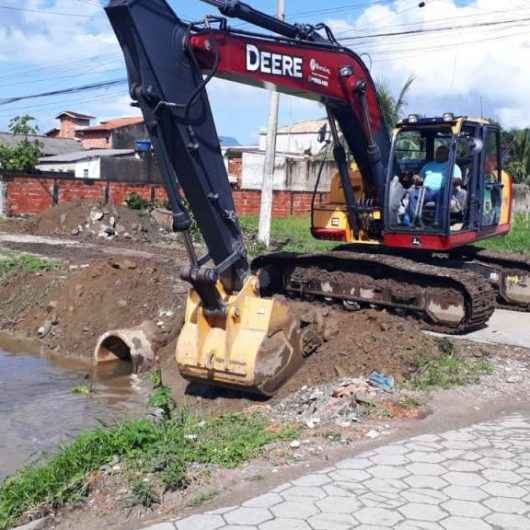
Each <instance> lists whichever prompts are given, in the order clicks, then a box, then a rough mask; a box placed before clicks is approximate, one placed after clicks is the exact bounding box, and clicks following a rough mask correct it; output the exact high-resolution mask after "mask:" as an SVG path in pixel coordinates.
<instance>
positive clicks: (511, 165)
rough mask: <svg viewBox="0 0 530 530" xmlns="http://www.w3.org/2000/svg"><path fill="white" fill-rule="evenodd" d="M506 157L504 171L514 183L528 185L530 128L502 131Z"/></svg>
mask: <svg viewBox="0 0 530 530" xmlns="http://www.w3.org/2000/svg"><path fill="white" fill-rule="evenodd" d="M502 143H503V146H504V149H505V152H506V154H507V155H508V156H507V163H506V164H505V165H506V171H507V172H508V173H510V175H511V176H512V177H513V179H514V181H515V182H524V183H526V184H528V183H530V182H529V181H530V128H527V129H511V130H509V131H503V135H502Z"/></svg>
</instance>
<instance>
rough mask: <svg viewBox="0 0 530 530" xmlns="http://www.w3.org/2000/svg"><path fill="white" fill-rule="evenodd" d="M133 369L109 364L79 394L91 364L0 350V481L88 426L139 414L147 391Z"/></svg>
mask: <svg viewBox="0 0 530 530" xmlns="http://www.w3.org/2000/svg"><path fill="white" fill-rule="evenodd" d="M129 371H130V367H129V365H128V364H127V363H113V364H109V365H107V366H105V367H104V368H103V369H99V370H98V372H97V373H95V374H93V378H92V380H93V385H94V386H93V388H94V392H93V393H92V394H90V395H88V396H87V395H80V394H74V393H73V392H72V389H73V388H74V387H76V386H78V385H81V384H86V382H87V380H86V379H85V378H86V377H87V376H88V370H87V367H86V366H83V365H79V364H77V363H74V362H71V361H65V360H61V361H55V360H51V359H48V358H45V357H38V356H34V355H21V354H16V355H15V354H8V353H6V352H3V351H2V350H0V481H1V480H2V479H3V478H5V476H7V475H9V474H11V473H13V472H14V471H16V470H17V469H19V468H20V467H22V466H23V465H24V464H26V463H28V462H31V461H33V460H34V459H36V458H38V457H39V456H40V455H42V454H43V453H46V452H50V451H53V449H54V448H56V447H57V446H58V445H59V444H61V443H64V442H67V441H68V440H70V439H71V438H73V437H74V436H75V435H76V434H77V433H79V432H81V431H83V430H85V429H87V428H90V427H95V426H98V425H100V424H101V422H103V423H104V424H109V423H112V422H114V421H116V420H117V419H123V418H124V416H126V415H127V416H138V415H140V414H141V413H142V410H143V406H142V405H143V403H145V392H146V391H145V389H142V388H141V387H140V386H139V385H138V384H135V379H134V377H133V378H131V376H130V375H129Z"/></svg>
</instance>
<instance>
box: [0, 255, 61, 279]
mask: <svg viewBox="0 0 530 530" xmlns="http://www.w3.org/2000/svg"><path fill="white" fill-rule="evenodd" d="M60 267H61V263H60V262H59V261H53V260H49V259H45V258H39V257H38V256H28V255H23V256H13V257H7V258H0V279H2V278H4V277H5V276H7V275H8V274H11V273H13V272H44V271H51V270H55V269H58V268H60Z"/></svg>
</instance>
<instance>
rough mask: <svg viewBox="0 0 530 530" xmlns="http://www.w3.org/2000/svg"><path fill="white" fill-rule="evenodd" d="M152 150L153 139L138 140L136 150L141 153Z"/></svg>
mask: <svg viewBox="0 0 530 530" xmlns="http://www.w3.org/2000/svg"><path fill="white" fill-rule="evenodd" d="M150 150H151V140H149V139H146V140H136V151H137V152H139V153H147V152H148V151H150Z"/></svg>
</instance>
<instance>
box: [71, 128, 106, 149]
mask: <svg viewBox="0 0 530 530" xmlns="http://www.w3.org/2000/svg"><path fill="white" fill-rule="evenodd" d="M79 136H80V137H81V145H82V146H83V149H109V148H110V147H111V142H110V132H109V131H90V132H88V131H84V132H82V133H80V134H79Z"/></svg>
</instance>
